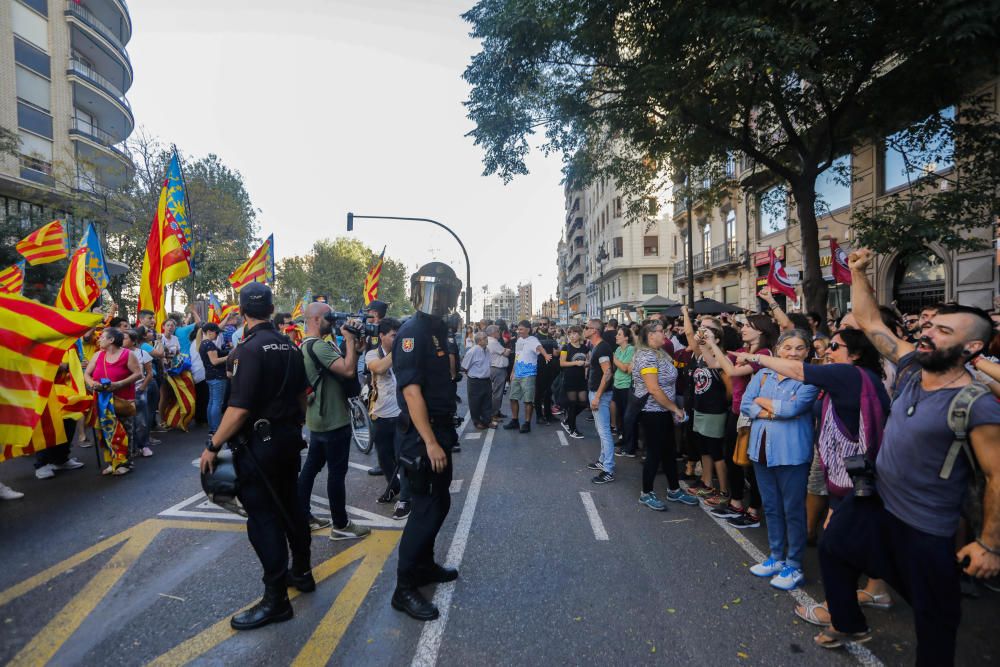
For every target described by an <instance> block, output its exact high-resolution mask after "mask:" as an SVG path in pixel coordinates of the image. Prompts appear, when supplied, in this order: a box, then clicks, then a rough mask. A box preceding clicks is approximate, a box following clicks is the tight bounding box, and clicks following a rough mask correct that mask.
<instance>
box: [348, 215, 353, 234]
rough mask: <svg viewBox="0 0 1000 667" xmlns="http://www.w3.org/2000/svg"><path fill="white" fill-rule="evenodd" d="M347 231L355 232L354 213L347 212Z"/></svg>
mask: <svg viewBox="0 0 1000 667" xmlns="http://www.w3.org/2000/svg"><path fill="white" fill-rule="evenodd" d="M347 231H349V232H353V231H354V214H353V213H348V214H347Z"/></svg>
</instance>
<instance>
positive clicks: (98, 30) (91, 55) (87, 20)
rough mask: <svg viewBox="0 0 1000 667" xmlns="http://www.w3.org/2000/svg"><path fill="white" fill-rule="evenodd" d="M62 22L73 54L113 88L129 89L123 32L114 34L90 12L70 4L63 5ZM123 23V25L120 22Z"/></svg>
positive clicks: (127, 61) (130, 80)
mask: <svg viewBox="0 0 1000 667" xmlns="http://www.w3.org/2000/svg"><path fill="white" fill-rule="evenodd" d="M66 19H67V21H69V23H70V25H71V26H72V28H73V29H72V30H71V31H70V36H71V39H70V41H71V44H72V47H73V50H74V51H76V52H77V53H80V54H82V55H83V56H84V57H85V58H86V59H87V60H88V61H90V62H91V63H93V67H94V68H95V69H96V70H98V71H99V72H100V73H101V74H102V75H103V76H104V77H105V78H107V79H109V80H111V81H113V82H114V86H115V88H117V89H118V90H120V91H123V92H124V91H127V90H128V89H129V87H130V86H131V85H132V61H131V60H130V59H129V57H128V53H127V52H126V51H125V41H126V40H125V38H124V36H123V35H122V34H121V33H122V32H124V31H123V30H118V31H116V30H114V29H113V28H111V27H109V26H108V25H107V24H106V23H104V21H102V20H101V19H100V18H98V16H97V15H95V14H94V13H93V12H91V11H90V10H89V9H87V8H86V7H84V6H83V5H78V4H77V3H76V2H73V0H69V1H68V2H67V3H66ZM122 23H124V21H122Z"/></svg>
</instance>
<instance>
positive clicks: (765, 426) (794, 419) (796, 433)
mask: <svg viewBox="0 0 1000 667" xmlns="http://www.w3.org/2000/svg"><path fill="white" fill-rule="evenodd" d="M762 381H763V385H764V386H763V387H761V383H762ZM818 394H819V389H818V388H817V387H814V386H812V385H809V384H803V383H802V382H799V381H798V380H793V379H791V378H787V377H786V378H784V379H783V380H781V381H780V382H779V381H778V374H777V373H775V372H774V371H772V370H771V369H769V368H765V369H763V370H760V371H758V372H757V373H755V374H754V376H753V378H751V380H750V384H749V385H747V389H746V392H745V393H744V394H743V401H742V402H741V403H740V412H742V413H743V414H744V415H746V416H747V417H749V418H750V419H752V420H753V425H752V426H751V428H750V446H749V448H748V449H749V451H748V452H747V453H748V455H749V457H750V460H751V461H758V462H759V461H760V441H761V437H762V436H763V435H764V434H765V433H766V434H767V465H768V467H771V466H790V465H800V464H802V463H807V462H808V461H809V460H810V459H811V458H812V453H813V430H814V421H813V414H812V406H813V403H815V401H816V397H817V396H818ZM757 397H761V398H769V399H771V403H772V404H773V406H774V419H773V420H771V419H759V418H758V417H759V415H760V413H761V411H762V410H763V408H761V407H760V406H759V405H757V404H756V403H754V402H753V401H754V399H755V398H757Z"/></svg>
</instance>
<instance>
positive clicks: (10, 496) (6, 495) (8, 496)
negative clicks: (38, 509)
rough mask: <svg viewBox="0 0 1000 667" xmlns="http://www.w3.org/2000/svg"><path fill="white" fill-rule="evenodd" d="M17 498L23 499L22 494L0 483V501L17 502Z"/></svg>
mask: <svg viewBox="0 0 1000 667" xmlns="http://www.w3.org/2000/svg"><path fill="white" fill-rule="evenodd" d="M18 498H24V494H23V493H21V492H20V491H15V490H14V489H12V488H10V487H9V486H7V485H6V484H3V483H0V500H17V499H18Z"/></svg>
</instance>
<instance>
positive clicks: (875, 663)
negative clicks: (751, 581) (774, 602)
mask: <svg viewBox="0 0 1000 667" xmlns="http://www.w3.org/2000/svg"><path fill="white" fill-rule="evenodd" d="M681 486H683V487H684V489H685V490H687V483H686V482H681ZM709 516H711V517H712V518H713V519H715V523H717V524H719V526H720V527H721V528H722V530H724V531H726V534H727V535H729V537H731V538H733V541H734V542H736V544H738V545H740V548H741V549H743V551H745V552H746V554H747V555H748V556H749V557H750V558H751V559H753V561H754V562H757V563H762V562H764V561H765V560H767V556H766V555H765V554H764V553H763V552H762V551H761V550H760V549H758V548H757V546H756V545H755V544H754V543H753V542H751V541H750V540H748V539H747V538H746V537H744V536H743V534H742V533H741V532H740V531H739V530H738V529H736V528H733V527H732V526H730V525H729V522H728V521H726V520H725V519H716V518H715V517H714V516H712V515H711V514H709ZM775 590H779V589H777V588H776V589H775ZM787 593H788V594H789V595H791V596H792V597H793V598H795V601H796V602H798V603H799V604H800V605H802V606H804V607H810V606H814V605H816V604H818V603H817V602H816V600H814V599H813V597H812V596H811V595H809V594H808V593H806V592H805V591H804V590H802V589H801V588H795V589H792V590H790V591H787ZM844 648H845V649H846V650H847V652H848V653H850V654H851V657H852V658H854V659H855V660H856V661H857V662H858V664H860V665H864V666H865V667H884V663H883V662H882V661H881V660H879V658H878V656H876V655H875V654H874V653H872V652H871V651H869V650H868V649H867V648H865V647H864V646H862V645H861V644H855V643H854V642H848V643H846V644H844Z"/></svg>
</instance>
